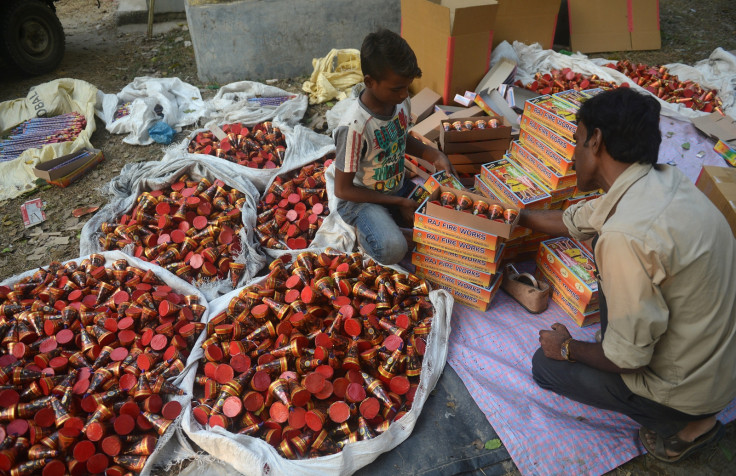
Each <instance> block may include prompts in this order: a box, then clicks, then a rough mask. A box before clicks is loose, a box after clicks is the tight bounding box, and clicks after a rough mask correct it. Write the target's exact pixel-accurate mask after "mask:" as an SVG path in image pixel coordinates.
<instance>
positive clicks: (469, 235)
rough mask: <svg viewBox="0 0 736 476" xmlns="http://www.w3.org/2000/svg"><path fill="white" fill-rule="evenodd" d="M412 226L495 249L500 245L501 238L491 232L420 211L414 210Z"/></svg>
mask: <svg viewBox="0 0 736 476" xmlns="http://www.w3.org/2000/svg"><path fill="white" fill-rule="evenodd" d="M414 228H415V229H416V228H418V229H420V230H424V231H427V232H430V233H435V234H440V235H445V236H447V237H451V238H457V239H459V240H463V241H465V242H466V243H470V244H472V245H475V246H478V247H480V248H486V249H489V250H495V249H496V248H497V247H500V245H501V243H502V242H503V238H501V237H499V236H498V235H494V234H492V233H484V232H482V231H480V230H476V229H473V228H469V227H466V226H462V225H457V224H455V223H452V222H449V221H445V220H442V219H439V218H436V217H432V216H429V215H426V214H424V213H422V212H420V211H416V212H414Z"/></svg>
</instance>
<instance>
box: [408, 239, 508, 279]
mask: <svg viewBox="0 0 736 476" xmlns="http://www.w3.org/2000/svg"><path fill="white" fill-rule="evenodd" d="M503 248H504V245H503V244H501V247H500V248H499V249H498V250H496V256H495V257H494V258H493V260H491V261H486V260H485V259H483V258H473V257H471V256H465V255H463V254H460V253H456V252H454V251H451V250H447V249H445V248H439V247H436V246H431V245H424V244H422V243H417V245H416V251H417V252H419V253H422V254H424V255H427V256H432V257H436V258H439V259H443V260H445V261H450V262H452V263H457V264H459V265H462V266H467V267H468V268H475V269H477V270H480V271H485V272H487V273H491V274H495V273H496V271H498V262H499V261H500V260H501V259H502V257H503Z"/></svg>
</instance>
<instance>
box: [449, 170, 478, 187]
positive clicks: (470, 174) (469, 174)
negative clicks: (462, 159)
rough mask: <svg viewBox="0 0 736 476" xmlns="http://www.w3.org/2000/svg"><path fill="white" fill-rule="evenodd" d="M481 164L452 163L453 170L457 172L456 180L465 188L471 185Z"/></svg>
mask: <svg viewBox="0 0 736 476" xmlns="http://www.w3.org/2000/svg"><path fill="white" fill-rule="evenodd" d="M481 165H483V164H454V165H453V166H454V167H455V171H456V172H457V173H458V180H460V183H461V184H463V186H464V187H465V188H467V189H470V188H472V187H473V181H474V177H475V175H476V174H477V173H479V172H480V167H481Z"/></svg>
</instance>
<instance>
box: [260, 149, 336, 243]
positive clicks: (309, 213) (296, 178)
mask: <svg viewBox="0 0 736 476" xmlns="http://www.w3.org/2000/svg"><path fill="white" fill-rule="evenodd" d="M331 163H332V155H328V156H325V157H323V158H322V159H320V160H317V161H315V162H312V163H310V164H307V165H305V166H304V167H302V168H301V169H299V170H298V171H292V172H289V173H288V174H285V175H280V176H278V177H276V178H275V179H274V181H273V182H272V183H271V185H270V186H269V188H268V190H266V193H265V194H264V195H263V198H262V199H261V201H260V202H259V203H258V217H257V225H256V234H257V236H258V239H259V241H260V243H261V245H262V246H264V247H266V248H271V249H292V250H295V249H304V248H307V247H309V245H310V244H311V243H312V240H313V239H314V236H315V234H316V233H317V231H318V230H319V228H320V227H321V226H322V221H323V220H324V218H325V217H326V216H327V215H328V214H329V213H330V210H329V208H328V206H327V189H326V186H325V183H326V182H325V170H326V169H327V167H329V166H330V164H331Z"/></svg>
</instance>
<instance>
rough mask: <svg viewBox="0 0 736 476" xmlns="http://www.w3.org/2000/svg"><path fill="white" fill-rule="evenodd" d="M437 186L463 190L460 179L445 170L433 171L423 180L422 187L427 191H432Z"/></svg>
mask: <svg viewBox="0 0 736 476" xmlns="http://www.w3.org/2000/svg"><path fill="white" fill-rule="evenodd" d="M438 187H450V188H454V189H457V190H465V186H464V185H463V184H462V182H460V180H459V179H458V178H457V177H455V176H454V175H452V174H449V173H447V172H446V171H445V170H440V171H439V172H435V173H433V174H432V175H431V176H430V177H429V178H428V179H427V180H426V181H425V182H424V188H425V189H427V191H428V192H430V193H432V192H433V191H435V190H436V189H437V188H438Z"/></svg>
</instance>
